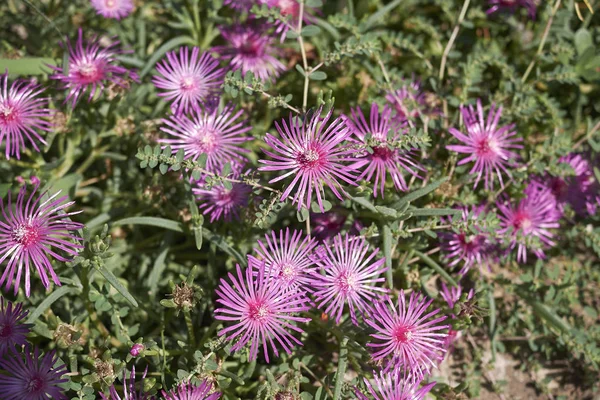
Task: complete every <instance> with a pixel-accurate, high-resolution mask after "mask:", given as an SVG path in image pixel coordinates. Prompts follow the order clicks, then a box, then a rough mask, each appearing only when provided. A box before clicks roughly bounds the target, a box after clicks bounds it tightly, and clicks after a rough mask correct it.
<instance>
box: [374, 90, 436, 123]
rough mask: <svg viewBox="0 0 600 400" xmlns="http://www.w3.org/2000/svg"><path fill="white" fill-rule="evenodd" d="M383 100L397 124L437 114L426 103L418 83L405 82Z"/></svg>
mask: <svg viewBox="0 0 600 400" xmlns="http://www.w3.org/2000/svg"><path fill="white" fill-rule="evenodd" d="M385 99H386V100H387V101H388V102H389V104H390V105H391V106H392V107H393V109H394V111H395V113H394V114H393V115H392V119H393V121H394V122H395V123H397V124H405V123H406V122H408V121H409V120H410V121H412V120H414V119H416V118H417V117H418V116H419V115H423V114H437V111H435V110H434V109H433V108H432V107H431V106H430V105H429V104H428V101H427V94H426V93H424V92H422V91H421V83H420V82H419V81H416V80H415V81H406V84H405V85H404V86H402V87H401V88H400V89H397V90H395V91H393V92H388V93H387V94H386V96H385Z"/></svg>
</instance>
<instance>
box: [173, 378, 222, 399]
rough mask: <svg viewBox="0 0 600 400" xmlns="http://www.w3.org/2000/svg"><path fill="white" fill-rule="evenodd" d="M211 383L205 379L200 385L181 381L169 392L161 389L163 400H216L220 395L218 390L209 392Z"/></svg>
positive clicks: (211, 386)
mask: <svg viewBox="0 0 600 400" xmlns="http://www.w3.org/2000/svg"><path fill="white" fill-rule="evenodd" d="M212 388H213V384H212V383H210V382H209V381H208V380H207V379H205V380H204V381H203V382H202V383H201V384H200V386H196V385H192V384H191V383H190V382H187V383H181V384H180V385H179V386H177V387H176V388H175V389H172V390H171V391H170V392H168V393H167V392H165V391H164V390H163V391H162V395H163V396H164V398H165V400H217V399H218V398H220V397H221V393H220V392H214V393H211V390H212Z"/></svg>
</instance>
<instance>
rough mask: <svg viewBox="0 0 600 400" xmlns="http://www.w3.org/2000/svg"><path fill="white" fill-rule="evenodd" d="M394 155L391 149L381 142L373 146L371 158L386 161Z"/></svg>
mask: <svg viewBox="0 0 600 400" xmlns="http://www.w3.org/2000/svg"><path fill="white" fill-rule="evenodd" d="M393 155H394V152H393V150H390V149H389V148H388V147H387V146H386V144H385V143H381V144H380V145H379V146H375V147H373V154H372V157H373V158H377V159H380V160H382V161H387V160H389V159H390V158H392V156H393Z"/></svg>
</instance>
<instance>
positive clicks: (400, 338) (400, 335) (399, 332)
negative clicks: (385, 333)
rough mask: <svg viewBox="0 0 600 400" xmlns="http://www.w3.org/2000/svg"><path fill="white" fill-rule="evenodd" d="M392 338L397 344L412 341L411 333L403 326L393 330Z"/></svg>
mask: <svg viewBox="0 0 600 400" xmlns="http://www.w3.org/2000/svg"><path fill="white" fill-rule="evenodd" d="M392 336H393V338H394V340H395V341H396V343H397V344H405V343H408V342H410V341H411V340H412V338H413V333H412V332H411V331H410V329H409V328H407V327H405V326H399V327H397V328H396V329H395V330H394V333H393V335H392Z"/></svg>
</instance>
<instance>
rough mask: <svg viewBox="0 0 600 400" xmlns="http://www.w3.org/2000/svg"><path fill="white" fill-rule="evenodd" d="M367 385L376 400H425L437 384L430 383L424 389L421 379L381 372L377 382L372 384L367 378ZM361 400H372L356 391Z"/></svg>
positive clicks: (376, 378)
mask: <svg viewBox="0 0 600 400" xmlns="http://www.w3.org/2000/svg"><path fill="white" fill-rule="evenodd" d="M365 384H366V385H367V388H368V389H369V393H370V394H371V396H373V399H374V400H423V399H424V398H425V395H427V393H429V391H430V390H431V389H432V388H433V387H434V386H435V384H436V382H431V383H428V384H427V385H425V386H423V387H419V386H420V385H421V379H416V380H415V379H411V378H409V377H404V376H403V375H402V374H401V373H400V372H397V371H396V372H393V373H390V372H387V371H379V374H375V381H374V383H373V384H371V383H370V382H369V381H368V380H367V379H366V378H365ZM356 395H357V397H358V398H359V400H372V399H371V398H369V397H367V396H365V395H364V394H362V393H360V392H359V391H356Z"/></svg>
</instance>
